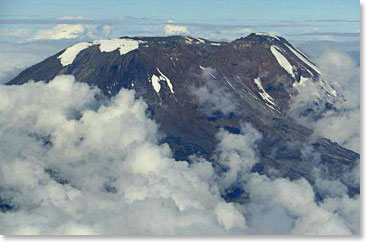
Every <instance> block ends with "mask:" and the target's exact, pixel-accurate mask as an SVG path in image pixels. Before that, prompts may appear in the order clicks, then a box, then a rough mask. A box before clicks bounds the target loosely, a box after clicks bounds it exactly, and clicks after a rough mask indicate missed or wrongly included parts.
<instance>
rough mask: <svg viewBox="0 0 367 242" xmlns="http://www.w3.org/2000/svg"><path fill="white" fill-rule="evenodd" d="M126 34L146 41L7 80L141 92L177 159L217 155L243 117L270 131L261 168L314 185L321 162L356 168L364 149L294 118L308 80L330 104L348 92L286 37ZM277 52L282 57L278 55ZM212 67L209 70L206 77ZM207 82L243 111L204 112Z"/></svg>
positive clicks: (91, 51) (334, 170)
mask: <svg viewBox="0 0 367 242" xmlns="http://www.w3.org/2000/svg"><path fill="white" fill-rule="evenodd" d="M123 39H130V40H136V41H140V42H139V44H138V48H135V49H133V50H131V51H130V52H128V53H125V54H121V53H120V52H119V49H115V50H113V51H109V52H103V51H101V50H100V46H99V45H98V44H94V45H91V46H89V47H88V48H85V49H83V50H81V51H80V52H79V54H77V55H76V57H75V59H74V60H73V62H72V63H71V64H68V65H65V66H64V65H62V64H61V62H60V59H58V57H59V56H60V55H62V54H63V53H64V51H65V50H62V51H60V52H59V53H57V54H55V55H54V56H51V57H49V58H47V59H45V60H44V61H42V62H40V63H38V64H36V65H34V66H31V67H30V68H28V69H26V70H24V71H23V72H22V73H20V75H18V76H17V77H16V78H14V79H13V80H11V81H10V82H9V83H8V85H21V84H24V83H26V82H29V81H30V80H34V81H45V82H48V81H50V80H52V79H53V78H54V77H55V76H57V75H62V74H72V75H74V76H75V79H76V81H78V82H85V83H88V84H89V85H91V86H97V87H99V88H100V89H101V90H102V92H103V94H104V95H105V96H107V97H113V96H114V95H116V94H117V93H118V92H119V90H120V89H121V88H127V89H134V90H135V92H136V96H137V97H142V98H143V99H144V100H145V101H146V102H147V104H148V107H149V108H148V111H149V115H151V117H152V118H153V119H154V120H155V121H156V122H157V123H158V124H159V125H160V130H161V132H162V133H163V134H164V135H165V138H164V139H163V140H162V142H167V143H168V144H169V145H170V147H171V149H172V150H173V152H174V156H175V158H176V159H177V160H183V159H185V160H186V159H188V157H189V156H190V155H192V154H199V155H202V156H203V157H205V158H207V159H211V155H212V154H213V152H214V150H215V147H216V144H217V140H216V138H215V135H216V133H217V132H218V131H219V129H220V128H224V129H226V130H227V131H229V132H232V133H237V132H239V130H240V127H241V124H242V123H243V122H249V123H251V124H252V126H253V127H255V128H256V129H257V130H259V131H260V132H261V133H262V135H263V138H262V140H261V141H260V142H259V144H258V147H259V152H260V157H261V158H260V164H257V165H256V166H255V167H254V169H255V170H256V171H257V172H259V173H265V174H267V175H268V176H273V177H274V176H275V177H287V178H290V179H297V178H299V177H305V178H306V179H307V180H309V182H310V183H311V184H312V183H313V179H314V178H313V175H314V174H313V172H312V168H313V167H314V166H324V167H326V168H327V174H328V176H329V177H330V179H342V176H343V174H345V173H346V172H349V171H351V170H352V169H353V167H354V166H355V165H356V161H357V160H358V159H359V154H357V153H355V152H353V151H350V150H348V149H345V148H343V147H341V146H339V145H338V144H336V143H333V142H332V141H330V140H328V139H325V138H322V137H319V138H314V135H313V134H312V131H311V130H310V129H308V128H307V127H304V126H301V125H299V124H297V123H296V122H295V121H294V120H292V119H291V118H290V117H289V116H287V110H288V108H289V106H288V105H289V100H290V99H291V97H292V96H295V95H297V94H298V90H297V85H301V84H302V82H303V81H305V80H307V81H313V82H315V83H318V85H319V86H320V90H322V91H323V92H324V94H325V100H324V101H325V102H326V103H327V104H329V105H330V106H332V105H333V102H335V101H338V99H340V98H341V97H339V96H338V94H336V93H335V90H334V89H333V87H332V86H331V85H330V84H328V83H326V82H325V81H323V80H322V78H321V76H320V72H319V71H318V70H317V68H316V67H315V66H313V64H312V63H311V62H310V61H309V59H308V57H307V56H306V55H305V54H303V53H302V52H300V51H299V50H297V49H295V48H294V47H293V46H292V45H291V44H290V43H289V42H287V41H286V40H285V39H284V38H282V37H278V36H271V35H267V34H263V33H257V34H251V35H249V36H247V37H245V38H240V39H237V40H235V41H233V42H230V43H226V42H212V41H209V40H204V39H198V38H193V37H182V36H172V37H134V38H128V37H124V38H123ZM274 49H275V50H274ZM274 52H275V53H280V54H281V56H280V57H279V54H278V58H277V55H276V54H274ZM284 59H285V60H286V61H288V64H289V65H288V66H287V64H284ZM282 61H283V62H282ZM282 63H283V64H282ZM289 66H290V69H289ZM287 67H288V70H287ZM205 70H207V71H208V72H209V73H210V75H208V76H204V75H203V72H204V71H205ZM153 76H155V78H156V79H157V80H156V82H155V81H154V77H153ZM167 79H168V80H167ZM255 80H258V82H256V81H255ZM208 82H211V83H214V84H215V87H217V88H219V89H220V90H224V91H225V93H229V94H230V96H231V98H232V99H233V100H232V101H233V102H234V103H235V104H236V107H238V108H237V109H236V111H233V112H230V113H229V114H224V113H222V112H220V110H219V111H217V112H214V113H212V114H207V113H205V112H203V111H202V109H201V107H200V103H198V101H197V99H196V98H195V96H194V95H193V94H192V90H193V89H195V88H199V87H201V86H203V85H206V84H207V83H208ZM259 82H260V83H261V84H260V85H262V86H261V87H260V85H259ZM154 83H155V85H156V86H154V85H153V84H154ZM157 83H158V84H159V86H160V89H159V91H157V90H158V88H157ZM170 85H172V86H170ZM269 96H270V98H269ZM315 102H317V100H315ZM305 146H310V147H312V148H313V150H314V152H315V153H316V152H318V153H320V156H321V161H320V163H318V164H315V163H313V162H312V161H310V160H307V159H304V158H303V159H302V154H301V150H302V149H303V148H304V147H305ZM274 170H276V172H274ZM347 185H348V187H349V190H350V193H351V194H355V193H359V187H351V186H349V184H347ZM231 199H237V198H236V197H235V196H234V198H233V197H231Z"/></svg>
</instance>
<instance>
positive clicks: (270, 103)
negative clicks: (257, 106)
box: [254, 77, 279, 112]
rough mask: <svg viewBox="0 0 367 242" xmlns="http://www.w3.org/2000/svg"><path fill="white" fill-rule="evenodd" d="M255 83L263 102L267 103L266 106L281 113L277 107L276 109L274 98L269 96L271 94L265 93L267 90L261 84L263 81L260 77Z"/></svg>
mask: <svg viewBox="0 0 367 242" xmlns="http://www.w3.org/2000/svg"><path fill="white" fill-rule="evenodd" d="M254 82H255V84H256V86H257V88H258V89H259V90H260V92H259V94H260V96H261V97H262V98H263V100H264V101H265V104H266V106H268V107H269V108H271V109H273V110H275V111H277V112H279V111H278V110H277V109H276V108H275V107H276V104H275V102H274V99H273V97H272V96H270V95H269V93H267V92H266V91H265V89H264V88H263V85H262V83H261V80H260V77H256V78H255V79H254Z"/></svg>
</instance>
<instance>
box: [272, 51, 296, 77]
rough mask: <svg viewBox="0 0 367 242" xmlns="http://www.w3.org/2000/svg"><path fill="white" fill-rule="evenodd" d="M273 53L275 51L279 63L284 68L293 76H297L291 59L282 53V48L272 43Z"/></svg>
mask: <svg viewBox="0 0 367 242" xmlns="http://www.w3.org/2000/svg"><path fill="white" fill-rule="evenodd" d="M270 50H271V53H273V55H274V56H275V58H276V59H277V61H278V63H279V65H280V66H281V67H283V69H284V70H285V71H286V72H288V73H289V74H290V75H291V76H292V77H293V78H295V77H296V76H295V75H294V73H293V67H292V65H291V63H289V61H288V60H287V58H285V57H284V56H283V55H282V54H281V53H280V49H279V48H278V47H277V46H274V45H272V46H271V47H270Z"/></svg>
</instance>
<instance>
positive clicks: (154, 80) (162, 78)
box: [149, 68, 175, 93]
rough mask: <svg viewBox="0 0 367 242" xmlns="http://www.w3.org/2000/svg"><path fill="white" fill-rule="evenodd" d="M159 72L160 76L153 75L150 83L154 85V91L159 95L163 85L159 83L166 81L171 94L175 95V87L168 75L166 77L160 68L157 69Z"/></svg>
mask: <svg viewBox="0 0 367 242" xmlns="http://www.w3.org/2000/svg"><path fill="white" fill-rule="evenodd" d="M157 71H158V72H159V76H156V75H153V76H152V77H151V78H150V80H149V82H151V83H152V86H153V88H154V91H155V92H156V93H159V91H160V90H161V84H160V83H159V81H165V82H166V83H167V86H168V87H169V89H170V91H171V93H175V92H174V91H173V85H172V83H171V80H170V79H169V78H168V77H167V76H166V75H164V74H163V73H162V72H161V71H160V70H159V69H158V68H157Z"/></svg>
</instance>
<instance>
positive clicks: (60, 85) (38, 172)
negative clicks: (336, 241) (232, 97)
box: [0, 76, 359, 235]
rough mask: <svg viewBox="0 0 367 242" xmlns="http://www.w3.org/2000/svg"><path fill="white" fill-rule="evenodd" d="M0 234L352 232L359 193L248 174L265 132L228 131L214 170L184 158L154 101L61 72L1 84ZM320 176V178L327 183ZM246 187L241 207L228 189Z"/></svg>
mask: <svg viewBox="0 0 367 242" xmlns="http://www.w3.org/2000/svg"><path fill="white" fill-rule="evenodd" d="M0 96H1V99H2V102H1V103H0V157H1V158H0V159H1V162H0V184H1V185H0V198H1V199H0V201H1V203H2V204H7V206H8V207H11V208H12V210H11V211H7V210H4V211H3V212H0V233H2V234H130V235H131V234H134V235H137V234H210V235H214V234H351V233H359V196H356V197H354V198H350V197H349V196H348V195H347V194H346V193H345V192H342V193H337V194H336V193H331V192H327V193H326V199H324V200H323V201H321V202H316V199H315V194H314V191H313V188H312V186H311V185H310V184H309V183H308V182H307V181H306V180H305V179H300V180H295V181H290V180H288V179H283V178H279V179H271V178H269V177H267V176H265V175H259V174H257V173H251V168H252V166H253V165H254V164H256V163H258V162H260V160H259V157H258V155H257V154H258V151H257V146H256V143H257V141H259V140H260V139H262V136H261V134H260V133H259V132H258V131H256V130H255V129H254V128H253V127H252V126H251V125H249V124H245V123H244V124H243V126H242V129H241V133H240V134H231V133H229V132H227V131H224V130H221V131H219V133H218V135H217V139H218V141H219V144H218V147H217V150H216V154H215V160H216V162H215V164H217V165H214V164H213V163H209V162H208V161H206V160H204V159H202V158H200V157H193V160H192V161H191V164H190V165H189V163H188V162H186V161H175V160H174V159H173V158H172V153H171V150H170V148H169V146H168V145H167V144H160V142H159V140H158V126H157V124H156V123H155V122H154V121H153V120H151V119H148V118H147V117H146V114H145V110H146V108H147V105H146V104H145V102H144V101H143V100H141V99H136V98H135V96H134V92H133V91H128V90H125V89H122V90H121V91H120V93H119V94H118V95H116V96H115V97H114V98H113V99H112V100H105V99H104V98H103V97H102V96H101V94H100V91H99V90H98V89H94V88H90V87H88V86H87V85H86V84H83V83H76V82H75V81H74V77H73V76H58V77H56V78H55V79H54V80H52V81H51V82H49V83H48V84H45V83H41V82H39V83H32V82H31V83H27V84H25V85H22V86H0ZM320 179H322V178H321V176H320ZM235 186H240V187H241V188H242V189H243V190H245V191H246V193H247V194H248V199H247V200H246V201H244V202H242V203H234V202H226V201H225V200H224V199H223V195H224V194H223V193H224V192H226V191H227V190H228V189H229V188H231V187H235Z"/></svg>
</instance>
